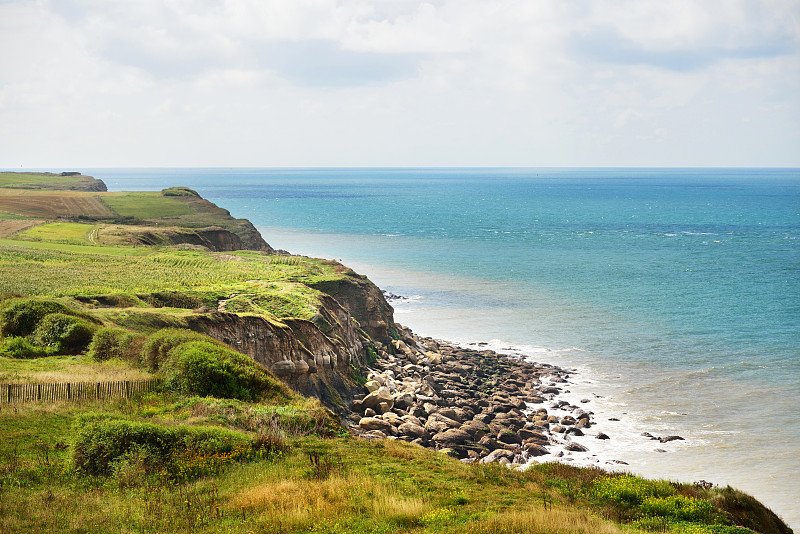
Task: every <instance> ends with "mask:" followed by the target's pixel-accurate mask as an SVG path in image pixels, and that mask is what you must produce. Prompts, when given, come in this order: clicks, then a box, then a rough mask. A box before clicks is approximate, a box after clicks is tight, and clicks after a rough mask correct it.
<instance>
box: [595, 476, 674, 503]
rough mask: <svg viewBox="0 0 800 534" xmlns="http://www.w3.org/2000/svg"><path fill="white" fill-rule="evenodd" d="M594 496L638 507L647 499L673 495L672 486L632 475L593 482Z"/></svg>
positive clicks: (664, 482) (605, 478)
mask: <svg viewBox="0 0 800 534" xmlns="http://www.w3.org/2000/svg"><path fill="white" fill-rule="evenodd" d="M594 491H595V494H596V495H597V496H598V497H602V498H603V499H607V500H609V501H613V502H616V503H620V504H622V503H627V504H630V505H640V504H642V502H644V500H645V499H646V498H648V497H669V496H670V495H673V494H674V493H675V488H673V487H672V484H670V483H669V482H666V481H660V480H645V479H643V478H639V477H635V476H633V475H618V476H613V475H612V476H607V477H601V478H599V479H597V480H596V481H595V486H594Z"/></svg>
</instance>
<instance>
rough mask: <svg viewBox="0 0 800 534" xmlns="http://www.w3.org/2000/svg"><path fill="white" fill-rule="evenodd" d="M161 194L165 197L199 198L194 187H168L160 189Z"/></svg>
mask: <svg viewBox="0 0 800 534" xmlns="http://www.w3.org/2000/svg"><path fill="white" fill-rule="evenodd" d="M161 194H162V195H164V196H165V197H197V198H200V195H199V194H198V193H197V191H195V190H194V189H189V188H188V187H168V188H167V189H162V190H161Z"/></svg>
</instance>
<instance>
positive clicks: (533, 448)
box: [522, 443, 550, 456]
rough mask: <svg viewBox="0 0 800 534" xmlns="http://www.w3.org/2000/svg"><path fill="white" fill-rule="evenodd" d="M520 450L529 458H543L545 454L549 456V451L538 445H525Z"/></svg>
mask: <svg viewBox="0 0 800 534" xmlns="http://www.w3.org/2000/svg"><path fill="white" fill-rule="evenodd" d="M522 449H523V450H524V451H525V452H527V453H528V455H529V456H544V455H545V454H550V451H548V450H547V449H545V448H544V447H543V446H541V445H539V444H538V443H526V444H525V445H523V446H522Z"/></svg>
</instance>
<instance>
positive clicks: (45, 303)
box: [0, 299, 75, 336]
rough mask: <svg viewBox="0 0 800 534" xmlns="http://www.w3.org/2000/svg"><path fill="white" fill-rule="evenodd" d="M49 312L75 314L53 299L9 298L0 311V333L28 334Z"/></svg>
mask: <svg viewBox="0 0 800 534" xmlns="http://www.w3.org/2000/svg"><path fill="white" fill-rule="evenodd" d="M51 313H63V314H66V315H75V312H74V311H73V310H71V309H69V308H68V307H67V306H65V305H64V304H61V303H60V302H56V301H54V300H36V299H13V300H10V301H8V302H7V303H6V305H5V306H4V307H3V309H2V311H0V335H3V336H28V335H30V334H32V333H33V331H34V330H36V327H37V326H38V325H39V322H40V321H41V320H42V319H43V318H44V317H45V316H46V315H49V314H51Z"/></svg>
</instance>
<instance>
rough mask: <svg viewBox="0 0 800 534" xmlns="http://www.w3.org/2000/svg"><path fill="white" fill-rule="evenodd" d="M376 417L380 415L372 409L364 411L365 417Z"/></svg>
mask: <svg viewBox="0 0 800 534" xmlns="http://www.w3.org/2000/svg"><path fill="white" fill-rule="evenodd" d="M376 415H378V414H377V413H376V412H375V410H373V409H372V408H367V409H366V410H364V417H375V416H376Z"/></svg>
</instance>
